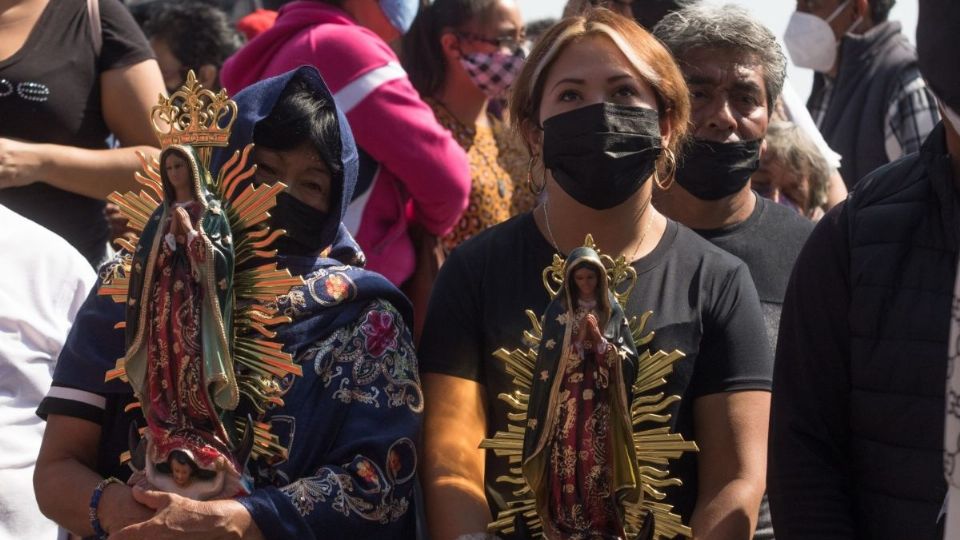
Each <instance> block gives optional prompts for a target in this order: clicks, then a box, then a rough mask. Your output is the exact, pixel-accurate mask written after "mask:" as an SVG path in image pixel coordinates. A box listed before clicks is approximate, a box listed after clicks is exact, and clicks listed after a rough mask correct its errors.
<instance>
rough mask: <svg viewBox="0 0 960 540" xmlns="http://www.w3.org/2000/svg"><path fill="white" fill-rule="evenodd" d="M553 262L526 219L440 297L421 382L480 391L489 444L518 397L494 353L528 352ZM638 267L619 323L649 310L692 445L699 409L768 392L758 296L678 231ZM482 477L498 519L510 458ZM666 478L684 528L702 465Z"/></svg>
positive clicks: (461, 269) (732, 263)
mask: <svg viewBox="0 0 960 540" xmlns="http://www.w3.org/2000/svg"><path fill="white" fill-rule="evenodd" d="M600 248H601V249H602V248H603V246H600ZM553 254H554V251H553V249H552V248H551V246H550V244H548V243H547V241H546V239H544V237H543V235H542V234H541V233H540V231H539V230H538V229H537V226H536V223H535V222H534V219H533V216H532V215H531V214H524V215H522V216H518V217H516V218H513V219H511V220H510V221H507V222H506V223H502V224H500V225H498V226H496V227H493V228H491V229H488V230H487V231H485V232H483V233H481V234H480V235H478V236H476V237H475V238H473V239H471V240H469V241H467V242H465V243H464V244H462V245H461V246H460V247H459V248H457V249H456V250H454V251H453V253H452V254H451V255H450V257H449V258H448V259H447V261H446V263H445V264H444V266H443V268H442V269H441V272H440V275H439V277H438V278H437V282H436V284H435V285H434V289H433V295H432V296H431V299H430V308H429V312H428V314H427V321H426V325H425V328H424V333H423V337H422V339H421V342H420V351H419V355H420V366H421V371H423V372H429V373H441V374H447V375H453V376H456V377H462V378H466V379H470V380H474V381H478V382H480V383H481V384H483V385H484V386H485V387H486V395H487V403H488V410H487V418H488V419H489V425H488V426H487V430H488V431H487V435H488V436H492V435H493V434H494V432H496V431H498V430H505V429H506V426H507V417H506V414H507V412H508V408H507V406H506V404H505V403H503V402H502V401H501V400H499V399H498V398H497V396H498V395H499V394H500V393H501V392H506V391H511V390H512V389H513V384H512V383H511V377H510V376H509V375H508V374H507V373H506V371H505V369H504V365H503V363H502V362H501V361H500V360H497V359H496V358H494V357H493V352H494V351H495V350H497V349H499V348H501V347H502V348H506V349H517V348H521V347H524V345H523V343H522V341H521V339H522V336H523V331H524V330H529V329H530V321H529V319H528V318H527V317H526V315H525V314H524V311H525V310H526V309H532V310H533V311H534V312H536V313H537V314H538V315H539V314H542V313H543V311H544V310H545V309H546V307H547V304H548V303H549V301H550V298H549V295H548V293H547V291H546V289H545V288H544V286H543V284H542V280H541V274H542V272H543V269H544V268H546V267H547V266H548V265H549V264H550V263H551V261H552V257H553ZM633 266H634V268H635V269H636V270H637V274H638V280H637V284H636V288H635V289H634V291H633V293H632V295H631V296H630V299H629V301H628V302H627V305H626V306H625V309H624V311H625V312H626V315H627V317H631V316H636V315H639V314H641V313H643V312H645V311H648V310H652V311H653V315H652V316H651V318H650V320H649V322H648V323H647V327H646V331H650V330H653V331H655V332H656V335H655V337H654V339H653V342H652V349H653V350H657V349H662V350H664V351H667V352H670V351H673V350H674V349H679V350H681V351H682V352H683V353H685V354H686V356H685V357H684V358H683V359H681V360H680V361H678V362H677V363H676V364H675V370H674V373H673V374H672V375H671V376H670V377H668V383H667V385H666V386H665V387H661V388H660V389H657V390H656V391H664V392H665V393H666V395H679V396H682V398H683V400H682V402H681V403H680V404H674V405H673V406H671V407H670V408H669V409H668V411H669V413H670V414H671V415H672V419H671V423H672V426H673V428H674V429H675V430H676V431H679V432H680V433H682V434H683V435H684V437H685V438H686V439H687V440H695V439H696V434H695V433H694V430H693V402H694V401H695V400H696V398H698V397H701V396H705V395H708V394H714V393H718V392H729V391H738V390H769V389H770V381H771V377H772V355H771V352H770V350H769V345H768V344H767V341H766V339H764V333H763V318H762V315H761V312H760V305H759V302H758V299H757V293H756V289H755V288H754V286H753V284H752V283H751V280H750V275H749V272H748V271H747V267H746V266H745V265H744V264H743V263H742V262H741V261H739V260H737V259H736V258H734V257H733V256H731V255H730V254H728V253H726V252H724V251H722V250H720V249H718V248H716V247H714V246H712V245H710V244H709V243H708V242H706V241H704V240H703V239H702V238H700V237H699V236H697V235H696V234H695V233H693V232H692V231H690V230H689V229H687V228H685V227H683V226H682V225H679V224H677V223H676V222H673V221H668V222H667V229H666V231H665V233H664V235H663V238H662V239H661V240H660V243H659V244H658V245H657V247H656V248H655V249H654V250H653V252H651V253H650V254H649V255H647V256H646V257H644V258H642V259H640V260H638V261H636V262H635V263H634V264H633ZM486 467H487V468H486V477H487V485H486V489H487V495H488V500H489V501H490V502H491V510H492V511H493V512H494V515H496V511H497V509H498V504H497V501H498V500H503V499H504V498H507V499H508V500H509V499H512V495H511V491H512V489H514V488H513V487H512V486H509V485H505V484H502V483H497V482H496V481H495V478H496V477H497V476H499V475H502V474H506V473H507V463H506V459H505V458H498V457H496V456H495V455H494V453H493V452H487V464H486ZM670 472H671V474H672V475H674V476H677V477H679V478H681V479H682V480H683V487H681V488H670V489H668V490H667V493H668V499H667V501H666V502H668V503H669V504H672V505H674V506H675V512H678V513H680V515H681V516H682V517H683V519H684V521H685V522H688V521H689V519H690V515H691V512H692V509H693V506H694V503H695V502H696V493H697V469H696V455H695V454H693V453H687V454H685V455H684V457H682V458H680V459H679V460H678V461H675V462H672V463H671V466H670Z"/></svg>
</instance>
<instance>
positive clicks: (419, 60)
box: [400, 0, 496, 97]
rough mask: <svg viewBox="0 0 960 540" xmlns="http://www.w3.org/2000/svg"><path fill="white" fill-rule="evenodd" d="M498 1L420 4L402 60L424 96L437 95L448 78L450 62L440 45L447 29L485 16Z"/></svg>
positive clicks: (451, 0) (450, 0)
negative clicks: (448, 63)
mask: <svg viewBox="0 0 960 540" xmlns="http://www.w3.org/2000/svg"><path fill="white" fill-rule="evenodd" d="M495 3H496V0H434V2H433V3H432V4H430V5H426V6H424V5H422V6H421V7H420V12H419V13H418V14H417V18H416V19H414V20H413V25H412V26H411V27H410V31H409V32H407V33H406V35H404V36H403V42H402V43H401V46H400V61H401V63H402V64H403V69H405V70H406V71H407V75H408V76H409V77H410V82H411V83H413V87H414V88H416V89H417V92H420V95H421V96H423V97H428V96H433V95H435V94H436V93H437V92H439V91H440V88H441V87H443V81H444V79H446V76H447V64H446V59H445V58H444V56H443V48H442V47H441V46H440V36H441V34H442V33H443V30H444V29H445V28H453V29H460V28H462V27H463V26H464V25H465V24H467V23H469V22H470V21H472V20H474V19H476V18H477V17H481V16H483V15H484V14H485V12H486V11H487V10H489V9H490V8H491V7H492V6H493V5H494V4H495Z"/></svg>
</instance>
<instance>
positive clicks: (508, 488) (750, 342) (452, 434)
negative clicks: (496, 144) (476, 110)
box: [420, 9, 772, 540]
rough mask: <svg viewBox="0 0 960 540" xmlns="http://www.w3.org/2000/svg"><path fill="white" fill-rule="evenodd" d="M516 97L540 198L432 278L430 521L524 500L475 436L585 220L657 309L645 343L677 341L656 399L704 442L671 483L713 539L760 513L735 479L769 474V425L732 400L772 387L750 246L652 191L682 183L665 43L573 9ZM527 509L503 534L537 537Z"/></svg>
mask: <svg viewBox="0 0 960 540" xmlns="http://www.w3.org/2000/svg"><path fill="white" fill-rule="evenodd" d="M510 113H511V120H512V122H513V123H514V126H515V127H516V128H517V129H518V130H519V132H520V134H521V135H522V137H523V139H524V141H525V143H526V146H527V148H528V149H529V151H530V155H531V156H533V158H532V159H531V162H530V175H529V179H528V181H529V184H530V186H531V188H532V189H533V190H534V191H542V193H543V203H541V204H540V205H539V206H537V207H536V208H535V209H534V210H533V211H532V212H530V213H527V214H523V215H520V216H517V217H515V218H513V219H511V220H509V221H507V222H505V223H502V224H500V225H497V226H495V227H492V228H490V229H488V230H486V231H484V232H483V233H481V234H479V235H477V236H475V237H474V238H472V239H470V240H468V241H467V242H465V243H463V244H462V245H461V246H460V247H459V248H458V249H457V250H455V251H454V252H453V253H452V254H451V256H450V257H449V259H448V260H447V262H446V264H445V265H444V267H443V268H442V270H441V272H440V275H439V278H438V280H437V282H436V285H435V288H434V294H433V296H432V298H431V304H430V309H429V311H428V316H427V321H426V326H425V329H424V334H423V339H422V341H421V350H420V359H421V366H422V369H421V371H422V372H423V386H424V392H425V399H426V404H427V406H426V419H425V430H424V431H425V432H424V456H423V460H422V462H421V472H422V481H423V483H424V492H425V497H426V508H428V509H429V513H428V516H427V520H428V523H429V527H430V533H431V535H432V537H433V538H436V539H439V540H446V539H456V538H474V537H475V538H483V537H484V535H485V534H486V531H487V526H488V524H489V523H490V521H491V519H492V516H494V515H497V514H498V513H500V512H501V511H503V510H504V509H507V508H508V507H511V506H512V505H515V504H516V503H517V501H518V499H520V498H522V496H521V495H518V493H517V491H518V490H520V488H521V487H522V486H518V485H516V484H511V483H509V482H506V481H503V480H504V479H505V477H508V476H511V474H512V473H511V471H510V467H511V464H510V463H509V462H508V460H507V459H505V458H502V457H498V456H497V455H496V454H495V452H486V451H485V450H482V449H480V448H479V446H480V443H481V441H482V440H483V439H484V438H487V437H492V436H494V434H495V433H497V432H504V431H507V430H508V425H509V424H510V422H511V421H515V420H516V418H515V417H516V414H515V413H513V410H512V409H511V408H510V407H509V405H508V403H507V401H506V400H505V399H501V398H500V397H499V396H501V395H507V397H509V395H510V394H511V393H512V392H514V390H515V385H514V382H513V374H511V373H509V372H508V370H507V369H506V367H505V363H504V362H503V361H501V360H500V359H499V358H497V357H495V356H494V353H495V352H496V351H498V350H501V349H503V350H504V351H514V350H517V349H525V348H527V347H529V343H525V342H524V332H525V331H527V330H529V329H530V320H529V319H528V318H527V315H526V314H525V311H526V310H530V311H532V312H533V313H536V314H541V313H544V311H545V309H546V307H547V305H548V304H549V303H550V300H551V292H548V290H547V288H546V287H544V286H543V285H541V283H543V276H544V273H545V269H547V268H548V267H551V264H552V261H553V260H554V256H555V255H560V256H561V257H563V256H565V255H566V254H569V253H571V252H572V251H573V250H574V249H576V248H578V247H580V246H581V245H583V244H584V241H585V236H586V235H587V234H590V235H592V237H593V239H594V241H595V245H596V247H597V248H598V249H599V250H600V251H601V252H603V253H605V254H608V255H610V256H612V257H614V258H616V257H618V256H623V258H624V260H625V261H626V262H627V263H628V264H629V265H630V266H631V267H632V268H633V270H635V271H636V273H637V276H638V278H637V280H636V284H635V287H634V288H633V290H632V294H630V295H629V297H628V298H625V300H624V302H623V310H624V314H625V317H626V319H627V320H629V319H631V318H633V317H638V316H639V315H642V314H644V313H646V312H647V311H652V312H653V314H652V315H651V316H649V318H647V319H646V320H645V324H646V326H645V328H644V332H645V333H646V332H649V331H651V330H652V331H653V333H654V336H653V338H652V341H650V342H649V343H645V344H644V345H643V347H645V348H648V349H649V350H650V351H656V350H664V351H675V350H679V351H681V352H682V353H683V354H684V356H683V358H682V359H680V360H679V361H678V362H677V363H676V364H675V369H674V373H673V374H672V375H671V376H670V377H669V380H668V382H667V383H666V385H665V386H662V387H660V388H659V389H658V390H657V391H658V392H659V391H662V392H664V395H668V396H669V395H679V396H681V397H682V401H680V402H675V403H672V404H670V405H669V406H668V407H667V408H665V409H664V410H663V411H662V412H663V413H664V414H669V415H670V424H671V427H672V428H673V429H674V430H675V431H678V432H679V433H681V434H682V435H683V436H684V437H685V438H687V439H688V440H689V439H696V441H697V443H698V445H699V446H700V449H701V453H700V454H699V456H697V455H694V454H687V455H685V456H684V457H683V458H681V459H680V460H679V461H677V462H674V463H672V464H671V468H670V473H671V474H672V475H674V476H677V477H679V478H680V479H681V480H682V481H683V486H682V487H679V486H675V487H672V488H669V489H667V499H666V502H667V503H668V504H670V505H673V506H674V511H676V512H677V513H679V514H680V515H681V516H682V518H683V521H684V523H690V524H691V525H692V527H693V528H694V530H695V531H701V530H702V531H703V532H704V533H705V537H709V532H710V531H712V530H713V529H714V527H716V525H717V524H718V523H722V522H725V521H736V520H739V519H741V516H742V515H743V514H745V513H746V514H749V512H751V511H752V512H754V513H755V512H756V509H755V508H754V509H750V508H747V506H748V505H745V504H744V503H743V501H742V500H741V498H742V497H740V496H739V494H738V493H737V492H736V491H735V490H732V491H731V490H726V489H725V488H726V487H727V486H728V485H731V482H733V481H734V480H735V479H736V478H741V477H744V476H747V477H749V480H750V481H758V482H760V484H761V489H762V478H752V476H751V475H752V474H753V471H755V470H756V469H757V468H756V467H754V466H753V465H754V464H753V461H755V460H756V458H755V457H754V456H756V455H761V456H762V455H763V452H762V451H761V450H762V449H763V448H765V446H766V439H765V438H763V437H757V436H755V435H754V434H755V431H751V430H749V429H745V428H743V426H750V425H752V424H755V423H756V422H757V421H758V419H759V418H761V417H762V418H766V414H767V413H766V411H764V410H762V407H761V408H760V409H761V410H754V408H753V407H752V403H750V401H749V399H747V400H743V399H736V400H734V399H731V395H732V394H733V393H734V392H736V393H738V394H741V397H743V396H746V397H750V394H755V393H759V392H740V391H742V390H768V389H769V386H770V378H771V371H772V366H771V365H770V364H769V361H768V359H769V356H770V355H769V354H768V351H767V347H768V344H767V343H766V337H765V333H764V326H763V320H762V315H761V312H760V305H759V301H758V299H757V293H756V290H755V289H754V286H753V284H752V282H751V279H750V275H749V273H748V271H747V268H746V266H745V265H744V264H743V263H742V262H740V261H739V260H737V259H735V258H734V257H732V256H730V255H728V254H726V253H725V252H722V251H721V250H719V249H717V248H715V247H713V246H711V245H710V244H709V243H707V242H706V241H704V240H702V239H701V238H700V237H699V236H697V235H696V234H695V233H693V232H692V231H690V230H689V229H687V228H685V227H683V226H682V225H679V224H678V223H676V222H674V221H671V220H669V219H667V218H665V217H664V216H663V215H662V214H660V213H659V212H657V210H656V209H655V208H654V207H653V206H652V205H651V204H650V199H651V196H652V192H653V189H654V182H656V183H658V184H661V185H662V186H666V185H667V184H669V182H671V181H672V173H673V170H674V168H675V161H676V151H677V149H678V148H679V147H680V145H681V144H682V141H683V139H684V137H685V134H686V129H687V123H688V120H689V114H690V105H689V96H688V90H687V87H686V84H685V83H684V80H683V77H682V76H681V74H680V71H679V69H678V68H677V65H676V63H675V62H674V60H673V58H672V57H671V56H670V54H669V53H668V52H667V51H666V49H664V47H663V46H662V45H661V44H660V43H659V42H658V41H657V40H656V39H655V38H653V37H652V36H651V35H650V34H649V33H647V32H646V31H645V30H643V29H642V28H640V27H639V26H638V25H636V24H635V23H634V22H633V21H632V20H630V19H627V18H624V17H621V16H619V15H616V14H614V13H612V12H610V11H608V10H603V9H597V10H593V11H588V12H587V13H586V14H584V15H583V16H578V17H571V18H567V19H564V20H562V21H560V22H559V23H558V24H557V25H556V26H554V27H553V28H551V29H550V30H549V31H548V32H547V33H546V34H544V36H543V37H542V38H541V39H540V41H539V42H538V43H537V45H536V47H535V48H534V50H533V51H532V53H531V55H530V56H529V58H528V60H527V63H526V64H525V66H524V68H523V71H522V72H521V73H520V76H519V77H518V79H517V80H516V82H515V83H514V87H513V94H512V99H511V104H510ZM543 346H544V347H549V346H550V344H549V340H548V341H547V342H545V343H544V344H543ZM548 375H549V374H548ZM640 394H641V396H642V395H644V392H640ZM508 415H510V416H512V417H513V418H511V417H510V416H508ZM530 420H535V419H528V420H527V422H528V424H527V425H528V426H529V425H530V423H529V422H530ZM761 470H762V468H761ZM518 516H519V518H518V519H516V520H515V523H514V527H512V528H513V529H514V532H512V533H510V534H506V533H502V535H503V536H505V537H509V538H527V537H530V536H531V535H532V531H530V530H529V529H528V528H527V525H528V524H527V522H526V520H525V519H524V518H523V517H522V515H520V514H518ZM744 519H746V517H745V516H744ZM509 528H510V527H508V528H507V529H509ZM501 530H502V529H501ZM595 533H596V531H593V530H590V529H589V528H585V529H581V530H578V531H573V532H572V531H566V532H565V533H564V534H566V535H575V534H586V535H587V537H593V536H590V535H591V534H595Z"/></svg>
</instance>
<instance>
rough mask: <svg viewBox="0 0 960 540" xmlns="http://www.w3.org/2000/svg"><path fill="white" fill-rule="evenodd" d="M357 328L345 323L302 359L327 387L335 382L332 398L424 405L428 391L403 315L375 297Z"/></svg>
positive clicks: (387, 404) (380, 404) (388, 405)
mask: <svg viewBox="0 0 960 540" xmlns="http://www.w3.org/2000/svg"><path fill="white" fill-rule="evenodd" d="M358 320H360V321H363V322H361V323H360V324H358V325H356V326H353V327H344V328H340V329H339V330H337V331H336V332H334V333H333V334H331V335H330V336H329V337H328V338H326V339H325V340H323V341H320V342H317V343H315V344H314V345H312V346H311V347H310V348H308V349H307V350H305V351H304V352H303V353H302V354H301V356H300V359H299V360H300V362H301V363H302V364H305V365H309V364H311V363H312V364H313V368H314V370H315V371H316V373H317V375H318V376H319V377H320V380H321V381H323V385H324V387H330V386H332V385H334V386H335V387H336V388H337V390H336V392H334V394H333V398H334V399H336V400H339V401H340V402H342V403H354V402H356V403H362V404H365V405H370V406H372V407H376V408H380V407H385V408H394V407H408V408H409V409H410V410H411V411H413V412H417V413H419V412H421V411H422V410H423V392H422V391H421V389H420V380H419V376H418V374H417V368H416V353H415V352H414V350H413V347H412V345H411V344H410V343H411V340H410V339H401V334H400V333H401V332H408V330H407V329H406V328H405V327H404V325H403V318H402V317H401V316H400V314H399V313H397V311H396V310H395V309H394V308H393V306H391V305H390V304H388V303H386V302H381V301H375V302H372V303H371V304H370V305H369V306H368V307H367V308H366V309H365V310H364V312H363V313H361V315H360V317H358Z"/></svg>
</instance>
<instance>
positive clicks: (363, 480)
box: [280, 438, 417, 523]
mask: <svg viewBox="0 0 960 540" xmlns="http://www.w3.org/2000/svg"><path fill="white" fill-rule="evenodd" d="M387 456H388V457H387V463H386V464H385V465H386V467H381V466H380V465H378V464H377V463H374V461H373V460H371V459H370V458H367V457H365V456H356V457H355V458H354V459H353V460H352V461H351V462H349V463H346V464H344V465H343V466H342V467H323V468H321V469H320V470H318V471H317V474H316V476H313V477H310V478H303V479H300V480H297V481H296V482H293V483H291V484H288V485H286V486H284V487H282V488H280V491H282V492H283V493H285V494H286V495H287V496H288V497H290V500H291V502H293V505H294V506H295V507H296V508H297V511H298V512H300V514H301V515H303V516H306V515H308V514H310V513H312V512H313V511H314V509H315V508H316V506H317V504H318V503H323V504H329V505H330V507H331V508H333V509H334V510H335V511H337V512H340V513H341V514H343V515H345V516H351V515H355V516H357V517H360V518H362V519H366V520H369V521H376V522H378V523H391V522H394V521H397V520H398V519H400V518H402V517H403V516H404V515H405V514H406V513H407V510H408V509H409V507H410V501H409V500H408V499H407V498H406V497H397V496H396V493H397V492H398V490H397V489H396V488H397V486H400V485H402V484H405V483H407V482H409V481H410V480H411V479H412V478H413V472H414V471H415V470H416V467H417V464H416V459H417V458H416V450H415V447H414V445H413V441H411V440H410V439H407V438H402V439H399V440H397V441H396V442H394V443H393V445H391V447H390V449H389V451H388V452H387ZM384 469H386V472H384Z"/></svg>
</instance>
